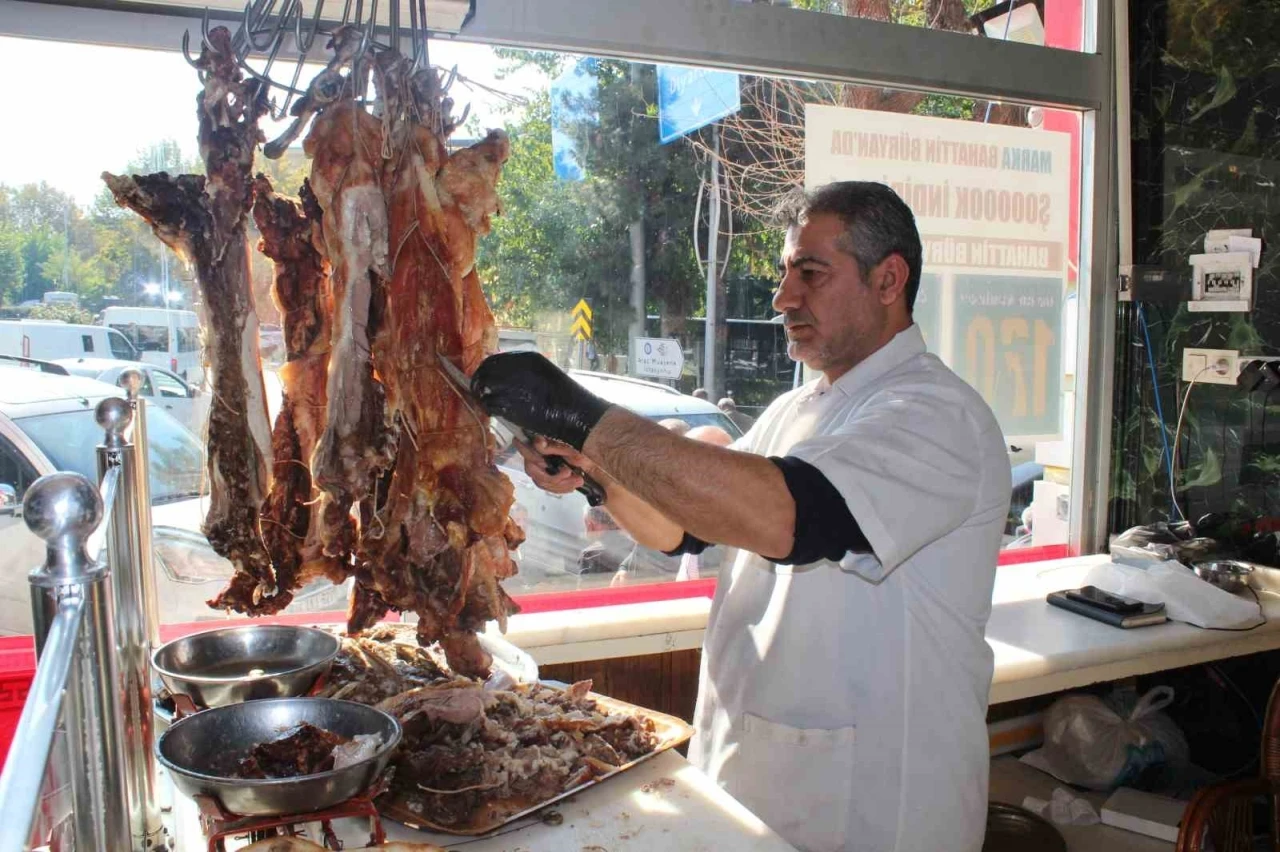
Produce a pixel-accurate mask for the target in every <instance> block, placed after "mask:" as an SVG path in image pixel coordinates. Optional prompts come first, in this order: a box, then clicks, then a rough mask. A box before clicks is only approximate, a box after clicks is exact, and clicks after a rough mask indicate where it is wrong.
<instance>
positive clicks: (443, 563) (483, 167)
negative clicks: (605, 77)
mask: <svg viewBox="0 0 1280 852" xmlns="http://www.w3.org/2000/svg"><path fill="white" fill-rule="evenodd" d="M383 58H384V60H387V61H385V62H384V63H380V65H379V87H380V92H382V93H383V104H384V108H383V114H384V127H386V133H387V139H388V142H389V144H388V146H387V153H388V154H389V156H388V157H387V159H386V160H385V162H384V165H383V192H384V195H385V198H386V205H387V229H388V237H389V239H388V245H390V246H392V247H393V249H392V253H391V255H390V263H389V266H390V277H389V279H388V282H387V289H386V305H387V308H386V318H385V323H384V324H383V327H382V328H381V329H380V331H379V333H378V335H377V337H376V338H375V341H374V348H373V356H374V364H375V366H376V369H377V373H378V376H379V377H380V378H381V380H382V383H383V385H384V387H385V389H386V401H387V407H386V422H387V425H388V427H389V428H390V429H392V430H393V431H395V432H396V433H398V435H399V444H398V449H397V453H396V456H395V462H394V465H393V468H392V471H391V474H390V476H389V477H388V482H387V488H386V494H385V498H384V499H379V500H378V501H377V502H376V504H375V507H374V510H375V516H374V518H373V522H372V523H371V524H370V525H369V528H368V529H367V530H366V531H365V533H364V537H363V539H362V542H361V552H360V556H359V559H358V566H359V567H358V574H357V578H358V582H359V583H360V584H361V585H362V586H364V587H365V589H366V592H365V595H366V598H369V599H372V600H373V601H374V602H375V603H381V604H385V605H387V606H390V607H392V608H394V609H398V610H408V611H412V612H415V613H416V614H417V615H418V640H419V642H420V643H427V642H431V641H436V640H439V641H441V644H442V647H443V648H444V650H445V653H446V655H447V656H448V658H449V662H450V664H451V665H452V666H453V667H454V669H455V670H458V671H463V672H487V671H488V668H489V663H490V660H489V659H488V655H487V654H485V652H484V651H483V650H481V648H480V647H479V644H478V643H477V641H476V638H475V633H474V632H475V631H476V630H478V629H482V628H483V625H484V622H485V621H487V620H489V619H497V620H498V622H499V623H500V624H501V625H503V626H504V627H505V622H506V617H507V614H508V613H510V612H511V611H513V610H514V603H513V602H512V601H511V600H510V598H509V597H507V595H506V593H505V592H504V591H503V590H502V588H501V587H500V586H499V585H498V583H499V581H500V580H502V579H503V578H505V577H508V576H511V574H513V573H514V571H515V567H514V563H513V562H512V560H511V558H510V556H509V555H508V552H507V551H508V547H509V546H514V545H515V544H518V543H519V540H520V539H521V538H522V535H521V534H520V533H519V530H518V528H516V527H515V526H514V524H512V522H511V521H510V519H509V513H510V510H511V505H512V502H513V500H514V491H513V488H512V486H511V483H510V481H509V480H507V478H506V477H505V476H503V475H502V473H500V472H499V471H498V470H497V468H496V467H495V466H494V465H493V463H492V460H491V448H490V442H489V437H488V436H489V430H488V418H487V417H486V416H485V415H484V414H483V413H482V412H481V411H480V410H479V409H478V408H477V407H476V405H475V403H474V402H473V401H472V400H469V399H468V398H467V397H466V395H465V394H464V393H463V392H462V391H460V390H459V389H458V388H457V387H455V386H454V385H453V384H452V382H451V381H450V380H449V379H448V377H447V376H446V374H445V373H444V372H443V371H442V369H441V368H440V367H439V362H440V360H441V359H444V358H448V359H451V360H452V361H453V362H454V363H456V364H459V365H460V366H461V367H462V368H463V370H464V371H471V370H474V369H475V367H476V366H477V365H478V363H479V361H480V360H481V359H482V358H483V357H484V355H486V354H488V351H492V350H491V347H490V346H488V344H490V343H491V342H492V340H493V338H494V337H495V336H496V329H495V327H494V321H493V316H492V314H491V313H490V312H489V307H488V304H487V303H486V301H485V299H484V295H483V293H482V292H480V290H479V287H478V279H477V278H476V276H475V274H474V265H475V248H476V237H477V234H478V233H485V232H487V231H488V229H489V217H490V216H491V215H492V214H493V213H496V212H497V211H498V207H499V205H498V198H497V192H496V183H497V179H498V175H499V172H500V170H501V168H502V164H503V163H504V162H505V161H506V159H507V155H508V151H509V145H508V142H507V139H506V136H505V135H504V134H502V133H501V132H499V131H494V132H492V133H490V134H489V136H488V137H486V138H485V139H484V140H483V141H481V142H480V143H478V144H477V145H474V146H472V147H471V148H468V149H465V150H463V151H459V152H457V153H455V154H453V155H452V156H449V155H447V153H446V150H445V145H444V140H443V139H442V138H441V137H440V136H439V135H437V133H436V132H435V131H433V129H432V128H431V127H430V126H428V124H426V123H424V119H425V121H430V122H431V123H432V124H437V125H439V124H440V123H442V122H441V121H439V119H441V118H442V113H443V112H444V110H443V107H442V104H441V103H440V101H439V100H438V94H437V93H438V86H436V85H433V84H434V83H435V72H434V71H432V70H430V69H428V70H426V71H425V72H423V73H422V74H421V75H419V76H418V77H417V78H416V79H413V78H410V76H409V74H408V68H407V63H406V62H405V61H404V60H402V59H400V58H399V57H395V56H394V55H391V56H388V57H383ZM425 75H430V76H429V77H427V76H425ZM377 609H378V607H377V606H368V607H356V608H353V611H352V613H351V618H350V620H349V627H350V629H352V630H353V631H358V630H360V629H362V628H364V627H367V626H368V623H369V622H370V620H371V619H373V618H376V617H377V616H378V615H380V614H381V613H379V612H377Z"/></svg>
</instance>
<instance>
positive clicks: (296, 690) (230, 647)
mask: <svg viewBox="0 0 1280 852" xmlns="http://www.w3.org/2000/svg"><path fill="white" fill-rule="evenodd" d="M341 647H342V643H341V642H340V641H339V640H338V637H336V636H334V635H333V634H332V633H326V632H325V631H323V630H316V629H315V628H314V627H293V626H289V625H284V624H251V625H246V626H244V627H224V628H220V629H218V630H209V631H207V632H205V633H194V634H192V635H190V636H184V637H182V638H181V639H175V640H174V641H172V642H170V643H168V644H166V645H161V646H160V647H159V648H157V649H156V651H155V653H154V654H152V655H151V665H152V667H153V668H154V669H155V670H156V673H157V674H159V675H160V679H161V680H163V681H164V685H165V686H167V687H168V688H169V691H170V692H173V693H175V694H182V695H186V696H188V697H189V698H190V699H191V701H192V702H193V703H194V704H195V705H196V706H197V707H224V706H226V705H228V704H237V703H239V702H241V701H252V700H255V699H261V698H287V697H290V696H296V695H305V694H306V693H307V691H308V690H310V689H311V687H312V686H313V685H314V684H315V682H316V679H317V678H318V677H320V676H321V675H323V674H325V673H326V672H328V671H329V667H330V666H332V665H333V660H334V658H335V657H337V656H338V650H339V649H340V648H341Z"/></svg>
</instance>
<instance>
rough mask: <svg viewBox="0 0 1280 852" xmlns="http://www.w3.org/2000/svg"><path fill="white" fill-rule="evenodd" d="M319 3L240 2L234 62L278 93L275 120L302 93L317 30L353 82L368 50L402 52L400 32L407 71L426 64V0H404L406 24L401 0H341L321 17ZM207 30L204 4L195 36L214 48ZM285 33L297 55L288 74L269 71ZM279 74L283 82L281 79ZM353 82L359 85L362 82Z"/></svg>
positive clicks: (187, 52) (186, 49)
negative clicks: (335, 11)
mask: <svg viewBox="0 0 1280 852" xmlns="http://www.w3.org/2000/svg"><path fill="white" fill-rule="evenodd" d="M325 4H326V0H315V6H314V8H313V9H312V11H311V12H310V14H307V11H306V8H305V5H304V0H249V2H247V3H246V4H245V7H244V12H243V14H242V15H241V18H240V23H239V26H238V27H237V29H236V32H235V35H234V36H233V37H232V39H231V47H232V50H233V51H234V58H235V62H236V65H237V67H239V69H240V70H241V71H242V72H243V73H244V74H245V75H246V76H248V77H250V78H253V79H256V80H258V81H260V82H262V83H264V84H265V85H267V86H268V87H270V88H273V89H276V90H278V91H280V92H282V93H283V94H284V100H283V102H282V103H281V104H279V105H278V106H277V105H276V104H274V103H273V104H272V110H271V111H272V117H273V118H275V119H276V120H279V119H281V118H283V117H285V116H287V115H289V114H290V108H291V107H292V106H293V104H294V99H295V98H303V97H305V96H306V93H307V90H306V89H305V88H299V86H298V81H299V80H300V79H301V76H302V67H303V65H304V64H305V63H306V60H307V57H308V56H309V55H310V54H311V52H312V50H313V48H314V47H315V44H316V41H317V40H318V39H319V38H320V37H321V36H324V37H325V39H326V41H327V45H328V46H329V47H330V48H332V49H334V50H335V53H336V55H335V57H334V60H335V61H331V62H330V63H329V68H330V69H331V70H335V71H336V70H339V69H341V68H343V67H345V68H347V69H348V74H349V76H353V77H355V78H356V80H355V81H353V82H356V83H359V82H360V81H361V78H362V77H363V76H365V75H364V73H363V71H362V69H365V68H367V67H368V64H369V63H368V60H369V59H371V58H372V55H373V54H374V53H377V52H383V51H388V50H395V51H396V52H404V48H405V47H406V45H405V44H404V39H405V38H406V37H407V38H408V41H409V44H408V45H407V48H408V54H409V59H410V70H409V73H410V74H414V73H417V72H418V71H420V70H422V69H423V68H426V67H429V65H430V49H429V46H428V44H427V37H428V34H429V29H428V26H427V4H426V0H408V7H409V22H408V27H407V28H406V27H405V26H404V22H403V21H402V17H401V10H402V5H403V0H387V5H386V7H385V9H384V8H382V7H381V1H380V0H368V2H367V3H366V0H344V2H343V6H342V15H341V17H339V18H336V19H326V18H325V15H324V12H325ZM330 8H332V7H330ZM380 11H383V12H384V13H385V14H384V17H385V19H386V23H385V24H380V23H379V12H380ZM209 31H210V19H209V10H208V8H206V9H205V10H204V14H203V16H202V18H201V21H200V41H201V45H202V48H203V50H207V51H215V52H216V51H217V48H216V47H215V46H214V44H213V43H212V42H211V41H210V38H209ZM354 33H359V35H360V38H359V42H358V44H356V45H354V47H353V46H352V45H351V43H350V41H348V39H350V38H351V37H352V35H353V34H354ZM290 39H292V42H293V50H292V51H288V54H289V55H296V57H297V59H296V60H295V61H294V63H293V69H292V74H287V75H281V76H280V77H273V76H272V73H271V72H272V69H273V67H274V66H275V64H276V61H277V60H278V59H279V58H280V55H281V53H282V50H283V48H284V47H285V45H286V44H287V43H288V42H289V40H290ZM191 41H192V35H191V31H190V30H188V31H186V32H184V33H183V36H182V55H183V57H184V58H185V59H186V61H187V63H188V64H190V65H191V66H192V67H193V68H195V69H196V70H197V71H198V72H199V74H200V79H201V82H203V81H204V77H205V74H206V73H207V72H206V71H205V68H204V65H203V64H202V63H201V61H200V58H199V57H198V56H194V55H193V54H192V50H191ZM255 57H260V58H261V68H260V69H259V68H255V67H254V66H253V65H252V64H250V60H251V59H252V58H255ZM456 76H457V69H456V68H454V69H453V70H452V71H451V72H450V74H449V78H448V80H447V81H446V82H445V83H444V84H443V90H444V91H446V92H447V91H448V88H449V85H450V84H451V83H452V81H453V79H454V78H456ZM285 79H287V80H288V82H287V83H285V82H282V80H285ZM357 88H359V89H361V90H363V86H357Z"/></svg>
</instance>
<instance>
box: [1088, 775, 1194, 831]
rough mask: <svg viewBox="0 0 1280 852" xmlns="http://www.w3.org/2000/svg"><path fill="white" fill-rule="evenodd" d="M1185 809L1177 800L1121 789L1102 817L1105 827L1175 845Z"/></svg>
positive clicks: (1117, 791)
mask: <svg viewBox="0 0 1280 852" xmlns="http://www.w3.org/2000/svg"><path fill="white" fill-rule="evenodd" d="M1186 809H1187V803H1186V802H1183V801H1180V800H1178V799H1170V798H1168V797H1167V796H1157V795H1155V794H1154V793H1144V792H1142V791H1141V790H1134V789H1132V788H1130V787H1121V788H1120V789H1118V790H1116V791H1115V792H1114V793H1112V794H1111V798H1109V799H1107V801H1106V802H1104V803H1103V805H1102V813H1101V817H1102V822H1103V823H1104V824H1105V825H1110V826H1115V827H1116V828H1123V829H1125V830H1126V831H1134V832H1137V833H1138V834H1145V835H1147V836H1149V837H1158V838H1159V839H1161V840H1167V841H1169V842H1170V843H1176V842H1177V840H1178V825H1179V823H1181V822H1182V815H1183V813H1184V812H1185V811H1186Z"/></svg>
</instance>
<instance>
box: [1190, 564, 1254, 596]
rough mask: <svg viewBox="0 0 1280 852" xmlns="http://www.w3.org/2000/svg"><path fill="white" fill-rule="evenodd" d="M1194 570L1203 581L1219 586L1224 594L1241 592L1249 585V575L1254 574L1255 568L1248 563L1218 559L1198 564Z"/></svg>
mask: <svg viewBox="0 0 1280 852" xmlns="http://www.w3.org/2000/svg"><path fill="white" fill-rule="evenodd" d="M1194 570H1195V572H1196V576H1197V577H1199V578H1200V579H1201V580H1204V581H1205V582H1206V583H1209V584H1211V585H1214V586H1217V587H1218V588H1219V589H1222V590H1223V591H1224V592H1239V591H1242V590H1243V589H1244V588H1245V587H1247V586H1248V585H1249V575H1250V574H1252V573H1253V566H1252V565H1250V564H1249V563H1248V562H1238V561H1236V560H1234V559H1217V560H1213V561H1210V562H1197V563H1196V564H1195V567H1194Z"/></svg>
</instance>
